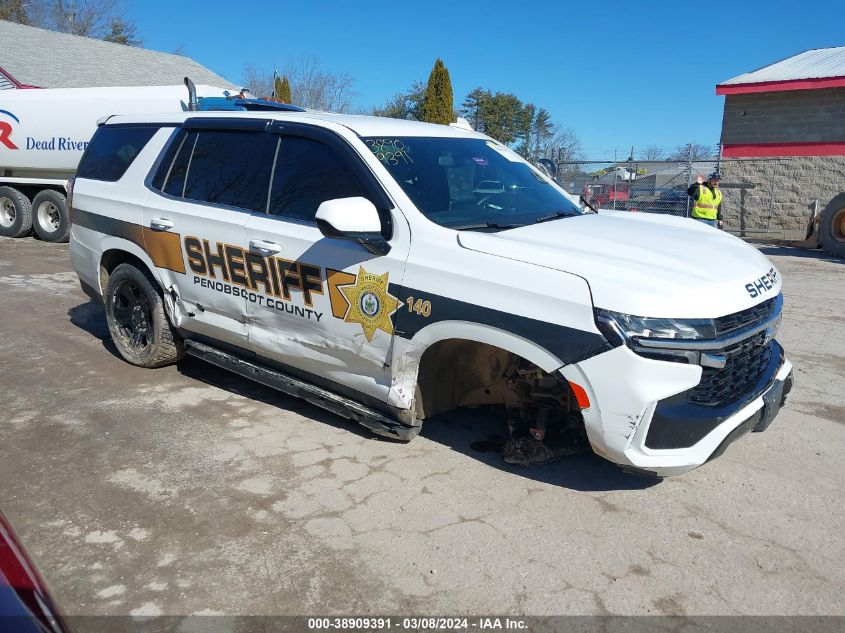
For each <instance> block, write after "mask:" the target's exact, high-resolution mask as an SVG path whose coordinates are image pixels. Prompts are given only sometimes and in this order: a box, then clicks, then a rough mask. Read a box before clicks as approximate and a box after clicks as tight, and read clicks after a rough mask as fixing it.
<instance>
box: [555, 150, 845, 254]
mask: <svg viewBox="0 0 845 633" xmlns="http://www.w3.org/2000/svg"><path fill="white" fill-rule="evenodd" d="M714 171H719V172H720V173H721V174H722V181H721V185H720V187H721V190H722V196H723V200H722V218H723V219H724V221H725V229H726V230H728V231H730V232H732V233H736V234H737V235H740V236H742V237H767V238H771V239H786V240H796V239H803V238H804V237H805V236H806V234H807V231H808V226H809V224H810V222H811V221H812V217H813V215H814V214H815V213H816V212H818V211H821V210H822V209H824V207H825V206H826V205H827V203H828V202H829V201H830V200H832V199H833V197H834V196H836V195H837V194H838V193H841V192H842V191H843V190H845V185H844V184H843V180H845V179H843V173H845V162H843V159H842V158H841V157H834V158H831V157H784V158H748V159H745V158H742V159H739V158H727V159H726V158H722V159H718V158H712V159H708V160H687V161H671V160H669V161H667V160H663V161H646V160H640V161H623V162H612V161H599V160H585V161H561V162H559V163H557V178H558V181H559V182H560V183H561V185H563V187H564V188H565V189H566V190H567V191H568V192H569V193H570V194H573V195H575V196H583V197H584V199H586V200H587V201H589V202H590V203H591V204H593V206H596V207H598V208H601V209H615V210H618V211H630V212H637V213H661V214H668V215H675V216H680V217H689V215H690V211H691V209H692V200H691V199H690V198H689V196H688V195H687V189H688V188H689V186H690V185H691V184H692V183H694V182H695V181H696V177H697V176H698V175H699V174H701V175H702V176H704V177H705V178H707V177H708V176H709V175H710V174H711V173H712V172H714Z"/></svg>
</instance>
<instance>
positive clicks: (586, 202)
mask: <svg viewBox="0 0 845 633" xmlns="http://www.w3.org/2000/svg"><path fill="white" fill-rule="evenodd" d="M579 199H580V200H581V204H585V205H587V206H588V207H590V209H591V210H592V211H593V212H595V213H598V212H599V208H598V205H595V206H594V205H593V203H592V202H591V201H589V200H587V199H586V198H585V197H584V196H580V198H579Z"/></svg>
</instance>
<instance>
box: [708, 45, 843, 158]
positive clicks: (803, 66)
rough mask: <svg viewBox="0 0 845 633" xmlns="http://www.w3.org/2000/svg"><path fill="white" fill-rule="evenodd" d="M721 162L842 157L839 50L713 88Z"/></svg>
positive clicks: (809, 54)
mask: <svg viewBox="0 0 845 633" xmlns="http://www.w3.org/2000/svg"><path fill="white" fill-rule="evenodd" d="M716 94H717V95H724V96H725V111H724V116H723V118H722V144H723V145H724V150H723V156H726V157H763V156H766V157H771V156H843V155H845V116H843V114H842V113H843V111H845V110H843V109H845V46H836V47H833V48H817V49H813V50H809V51H804V52H803V53H799V54H798V55H793V56H792V57H788V58H787V59H783V60H781V61H779V62H775V63H774V64H770V65H768V66H765V67H763V68H760V69H758V70H754V71H750V72H747V73H743V74H742V75H739V76H737V77H734V78H732V79H729V80H727V81H725V82H722V83H720V84H719V85H717V86H716Z"/></svg>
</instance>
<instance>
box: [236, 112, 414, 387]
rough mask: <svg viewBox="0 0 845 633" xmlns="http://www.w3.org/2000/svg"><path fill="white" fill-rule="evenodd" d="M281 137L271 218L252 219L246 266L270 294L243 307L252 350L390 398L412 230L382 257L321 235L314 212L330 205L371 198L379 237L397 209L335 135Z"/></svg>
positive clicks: (309, 131) (293, 131)
mask: <svg viewBox="0 0 845 633" xmlns="http://www.w3.org/2000/svg"><path fill="white" fill-rule="evenodd" d="M279 138H280V145H279V149H278V153H277V156H276V161H275V169H274V173H273V180H272V184H271V191H270V199H269V204H268V212H267V213H253V214H252V215H251V216H250V218H249V221H248V222H247V225H246V241H247V245H248V247H249V249H250V253H249V255H248V257H250V258H251V259H250V267H251V268H254V269H256V270H257V271H258V273H259V274H260V275H262V276H263V278H264V279H265V281H264V284H263V285H264V286H265V288H266V290H265V292H264V296H263V298H261V299H260V300H259V301H249V302H247V314H248V318H249V323H250V330H249V341H250V347H251V348H252V349H253V350H254V351H255V352H256V353H258V354H260V355H262V356H265V357H268V358H270V359H273V360H275V361H278V362H281V363H283V364H285V365H287V366H290V367H294V368H297V369H299V370H301V371H302V372H304V373H306V374H307V375H308V376H307V377H308V378H310V379H312V380H314V379H315V378H323V379H326V380H328V381H330V382H332V383H340V384H342V385H346V386H348V387H351V388H353V389H354V390H356V391H359V392H364V393H366V394H368V395H370V396H374V397H376V398H378V399H380V400H384V399H385V398H386V397H387V391H388V389H389V386H390V352H391V344H392V340H393V319H392V317H393V314H394V312H395V311H396V310H397V309H398V308H399V307H400V305H401V304H400V303H399V300H398V299H397V296H396V295H398V291H397V288H398V285H399V284H400V283H401V281H402V275H403V273H404V268H405V260H406V259H407V256H408V239H407V238H408V235H407V230H406V229H407V226H406V225H403V227H402V228H403V233H402V236H401V238H399V237H395V238H394V239H391V240H390V244H391V250H390V252H388V253H387V254H386V255H382V256H380V255H375V254H372V253H370V252H368V251H367V250H366V249H365V248H363V247H362V246H361V245H360V244H358V243H356V242H353V241H348V240H340V239H329V238H326V237H323V235H322V233H321V232H320V230H319V229H318V228H317V225H316V222H315V219H314V216H315V214H316V212H317V208H318V207H319V206H320V204H321V203H322V202H324V201H325V200H332V199H336V198H346V197H353V196H362V197H365V198H368V199H369V200H370V201H372V202H373V203H374V204H375V206H376V208H377V209H379V211H380V213H381V214H382V218H383V220H382V224H383V232H384V233H385V234H386V235H388V236H390V237H394V236H393V235H392V233H393V225H394V224H395V223H396V220H395V219H394V216H393V215H392V214H391V213H392V212H391V210H390V208H391V207H392V204H391V202H390V200H389V198H388V197H387V195H386V194H385V193H384V191H383V190H382V189H381V187H380V185H379V184H378V183H377V182H376V180H375V178H374V177H373V175H372V173H371V172H370V171H369V169H368V168H367V166H366V165H365V164H364V162H363V161H362V160H361V158H360V156H359V155H358V154H357V153H356V152H355V151H354V150H353V149H352V147H351V146H350V145H349V144H348V143H347V142H346V141H345V140H343V139H341V138H340V137H339V136H337V135H336V134H334V133H333V132H331V131H328V130H326V129H324V128H320V127H317V126H309V125H303V124H291V123H285V124H284V128H283V131H282V132H281V134H280V135H279ZM402 222H404V218H402ZM391 285H393V288H391ZM317 382H319V380H317Z"/></svg>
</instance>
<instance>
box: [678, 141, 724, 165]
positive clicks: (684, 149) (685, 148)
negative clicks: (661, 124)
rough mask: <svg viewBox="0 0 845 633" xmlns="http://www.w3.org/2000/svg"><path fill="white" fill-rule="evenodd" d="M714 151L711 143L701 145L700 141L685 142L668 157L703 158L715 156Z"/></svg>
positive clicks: (682, 158) (680, 159) (679, 158)
mask: <svg viewBox="0 0 845 633" xmlns="http://www.w3.org/2000/svg"><path fill="white" fill-rule="evenodd" d="M715 156H716V152H714V150H713V146H712V145H703V144H702V143H687V144H686V145H679V146H678V147H676V148H675V151H674V152H673V153H672V154H671V155H670V156H669V157H668V158H669V159H670V160H677V161H685V160H689V159H690V158H692V160H704V159H706V158H715Z"/></svg>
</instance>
